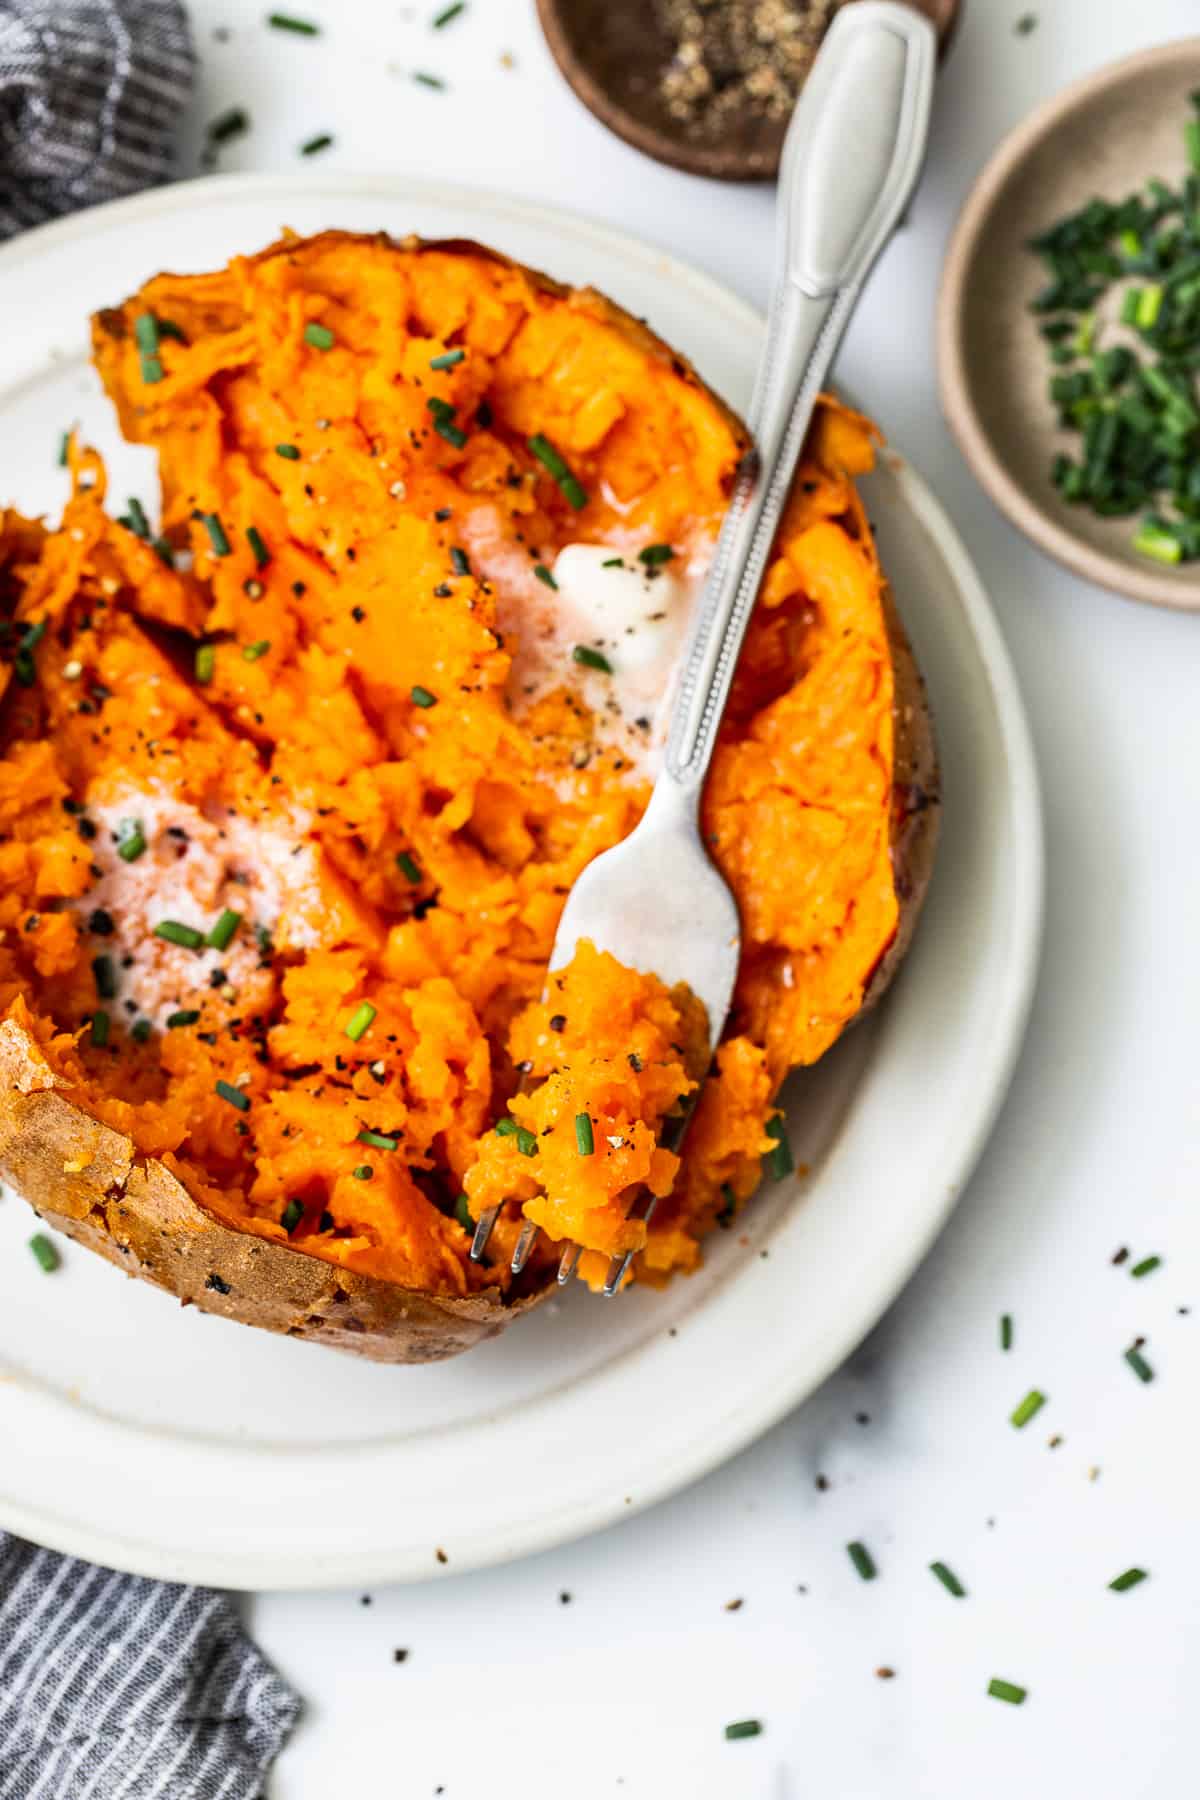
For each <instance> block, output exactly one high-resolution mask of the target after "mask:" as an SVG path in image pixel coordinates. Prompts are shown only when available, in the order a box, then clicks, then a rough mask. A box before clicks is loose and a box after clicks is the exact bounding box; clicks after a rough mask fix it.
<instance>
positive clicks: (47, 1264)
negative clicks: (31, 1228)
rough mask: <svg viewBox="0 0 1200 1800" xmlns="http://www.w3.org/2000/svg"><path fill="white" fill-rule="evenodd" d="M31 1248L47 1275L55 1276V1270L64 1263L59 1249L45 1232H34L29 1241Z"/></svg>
mask: <svg viewBox="0 0 1200 1800" xmlns="http://www.w3.org/2000/svg"><path fill="white" fill-rule="evenodd" d="M29 1248H30V1249H31V1250H32V1251H33V1254H34V1258H35V1260H36V1261H37V1263H38V1264H39V1266H40V1267H41V1269H42V1270H43V1271H44V1273H45V1274H47V1275H53V1273H54V1271H55V1269H57V1268H58V1267H59V1266H60V1265H61V1263H62V1257H61V1256H60V1255H59V1254H58V1250H57V1248H56V1247H55V1245H54V1244H52V1243H51V1241H50V1239H49V1238H48V1237H47V1236H46V1234H45V1232H44V1231H35V1232H34V1234H33V1236H32V1237H31V1238H30V1240H29Z"/></svg>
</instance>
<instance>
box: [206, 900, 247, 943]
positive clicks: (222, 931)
mask: <svg viewBox="0 0 1200 1800" xmlns="http://www.w3.org/2000/svg"><path fill="white" fill-rule="evenodd" d="M241 922H242V915H241V913H240V912H234V910H233V908H232V906H227V907H226V908H225V909H224V911H223V912H222V913H221V915H220V917H219V918H218V919H217V922H216V924H215V925H214V926H212V927H211V929H210V931H209V934H208V936H207V938H206V939H205V942H206V943H207V944H208V946H209V948H210V949H211V950H228V948H229V946H230V944H231V943H232V942H233V938H234V934H235V932H236V931H237V928H238V926H239V925H240V924H241Z"/></svg>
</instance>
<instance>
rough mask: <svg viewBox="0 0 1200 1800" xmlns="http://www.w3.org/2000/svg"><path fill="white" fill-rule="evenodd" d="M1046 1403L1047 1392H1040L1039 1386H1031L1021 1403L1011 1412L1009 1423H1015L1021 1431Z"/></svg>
mask: <svg viewBox="0 0 1200 1800" xmlns="http://www.w3.org/2000/svg"><path fill="white" fill-rule="evenodd" d="M1045 1404H1046V1396H1045V1394H1041V1393H1039V1392H1038V1390H1037V1388H1030V1390H1029V1392H1028V1393H1027V1394H1026V1396H1025V1398H1024V1399H1023V1400H1022V1401H1021V1403H1020V1405H1019V1406H1017V1407H1015V1408H1014V1410H1013V1412H1012V1413H1011V1415H1010V1417H1009V1424H1010V1425H1015V1426H1016V1428H1017V1430H1018V1431H1020V1430H1021V1429H1022V1428H1023V1427H1024V1426H1026V1425H1028V1423H1029V1421H1030V1419H1032V1418H1033V1416H1034V1414H1035V1413H1039V1412H1041V1410H1042V1408H1043V1406H1045Z"/></svg>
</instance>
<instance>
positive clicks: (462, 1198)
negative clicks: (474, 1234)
mask: <svg viewBox="0 0 1200 1800" xmlns="http://www.w3.org/2000/svg"><path fill="white" fill-rule="evenodd" d="M454 1216H455V1218H456V1219H457V1220H458V1222H459V1224H460V1225H461V1226H462V1228H463V1230H464V1231H474V1229H475V1221H474V1219H473V1218H472V1217H471V1203H470V1201H469V1200H468V1199H467V1196H466V1195H465V1194H460V1195H459V1196H458V1199H457V1200H456V1201H455V1202H454Z"/></svg>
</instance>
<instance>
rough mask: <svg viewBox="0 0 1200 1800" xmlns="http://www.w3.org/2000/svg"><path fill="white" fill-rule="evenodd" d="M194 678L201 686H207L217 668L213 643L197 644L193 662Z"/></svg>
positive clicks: (215, 650)
mask: <svg viewBox="0 0 1200 1800" xmlns="http://www.w3.org/2000/svg"><path fill="white" fill-rule="evenodd" d="M193 666H194V668H195V672H196V680H197V681H198V682H199V683H200V684H201V686H202V687H207V685H208V683H209V682H210V681H211V680H212V678H213V676H214V675H215V674H216V670H217V647H216V645H215V644H197V646H196V657H195V662H194V665H193Z"/></svg>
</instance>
